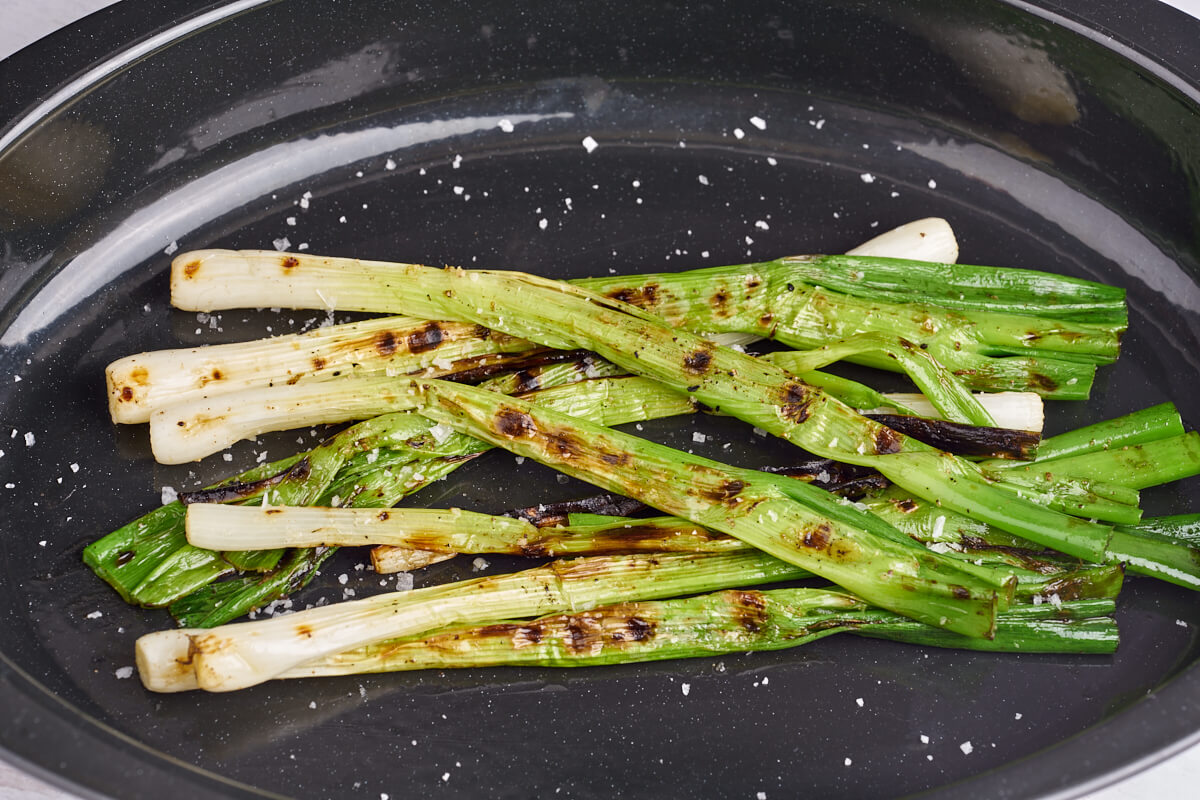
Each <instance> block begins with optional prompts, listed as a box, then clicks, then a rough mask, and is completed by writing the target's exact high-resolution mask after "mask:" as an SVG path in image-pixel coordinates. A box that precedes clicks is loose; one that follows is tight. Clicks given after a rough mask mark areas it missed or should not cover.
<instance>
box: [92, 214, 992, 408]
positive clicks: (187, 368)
mask: <svg viewBox="0 0 1200 800" xmlns="http://www.w3.org/2000/svg"><path fill="white" fill-rule="evenodd" d="M851 252H852V253H860V254H871V255H880V256H905V257H910V258H928V259H930V260H934V261H953V260H955V259H956V258H957V257H958V245H957V242H955V240H954V234H953V232H952V231H951V230H950V226H949V225H948V224H947V223H946V222H945V220H940V219H925V220H917V221H916V222H912V223H908V224H907V225H902V226H900V227H899V228H896V229H893V230H891V231H888V232H886V233H884V234H881V235H880V236H877V237H875V238H874V239H872V240H871V241H869V242H865V243H864V244H862V245H860V246H859V247H857V248H855V249H854V250H852V251H851ZM735 336H736V335H735ZM723 338H724V339H726V340H728V339H730V338H731V336H730V335H728V334H726V335H725V336H724V337H723ZM741 338H742V339H743V340H745V341H750V340H753V339H755V338H757V337H753V336H750V337H745V336H743V337H741ZM536 348H537V345H535V344H533V343H531V342H527V341H524V340H521V339H516V338H514V337H511V336H507V335H505V334H502V333H498V332H495V331H491V330H489V329H488V328H486V327H483V326H480V325H473V324H465V325H464V324H458V323H452V322H444V323H443V322H433V321H430V320H424V319H416V318H412V317H386V318H381V319H372V320H365V321H361V322H352V323H345V324H341V325H330V326H325V327H322V328H320V329H318V330H315V331H309V332H307V333H300V334H288V335H284V336H278V337H274V338H271V339H267V340H261V341H251V342H238V343H230V344H221V345H210V346H207V347H198V348H183V349H174V350H161V351H155V352H150V353H138V354H135V355H131V356H127V357H125V358H122V359H120V360H118V361H115V362H113V363H112V364H110V365H109V367H108V369H107V370H106V378H107V382H108V398H109V410H110V412H111V415H112V418H113V421H114V422H118V423H141V422H147V421H149V419H150V414H151V413H152V412H153V411H155V410H157V409H159V408H163V407H166V406H169V405H172V404H173V403H178V402H180V401H183V400H187V399H194V398H195V397H199V396H208V397H212V396H215V395H217V394H222V393H225V392H230V391H238V390H242V389H247V388H251V387H252V386H266V385H271V384H288V385H292V384H295V383H298V382H300V381H308V380H323V379H327V378H330V377H340V376H345V375H352V374H355V375H412V374H420V375H421V376H422V377H431V378H437V377H444V376H446V375H449V374H452V373H456V372H461V371H462V369H463V365H465V364H472V365H475V366H477V367H480V368H492V367H495V366H497V365H500V364H503V363H504V362H508V361H512V360H513V359H514V358H519V357H521V356H524V355H526V354H528V353H531V352H533V351H535V350H536ZM1010 427H1011V426H1010Z"/></svg>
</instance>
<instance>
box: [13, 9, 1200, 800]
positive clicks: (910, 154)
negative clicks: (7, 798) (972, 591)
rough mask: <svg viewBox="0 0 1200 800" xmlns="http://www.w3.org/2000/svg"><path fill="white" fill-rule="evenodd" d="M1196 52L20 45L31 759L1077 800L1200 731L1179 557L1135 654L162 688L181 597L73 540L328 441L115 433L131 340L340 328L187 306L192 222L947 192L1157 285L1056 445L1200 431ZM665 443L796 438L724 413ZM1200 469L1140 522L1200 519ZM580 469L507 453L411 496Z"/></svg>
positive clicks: (473, 493) (259, 788) (511, 213)
mask: <svg viewBox="0 0 1200 800" xmlns="http://www.w3.org/2000/svg"><path fill="white" fill-rule="evenodd" d="M1131 5H1132V6H1134V7H1135V8H1130V6H1131ZM1133 15H1136V17H1137V25H1136V26H1134V25H1128V26H1125V25H1119V23H1123V22H1125V21H1127V20H1128V18H1129V17H1131V16H1133ZM1117 29H1122V30H1134V29H1136V30H1137V31H1138V33H1137V34H1136V35H1135V38H1134V39H1132V40H1130V39H1128V38H1121V37H1114V36H1113V35H1112V33H1113V31H1114V30H1117ZM1130 35H1133V34H1130ZM1198 56H1200V24H1197V23H1196V21H1194V20H1191V19H1188V18H1185V17H1184V16H1183V15H1182V14H1179V13H1178V12H1174V11H1172V10H1171V9H1169V8H1166V7H1162V6H1158V5H1157V4H1149V3H1134V4H1128V3H1121V2H1116V0H1113V2H1100V1H1098V0H1097V1H1096V2H1081V1H1080V2H1069V3H1067V2H1063V3H1052V2H1041V3H1037V4H1029V3H1024V2H1016V0H1011V2H985V1H984V0H969V1H967V0H928V2H917V1H916V0H911V1H908V2H887V1H885V0H878V1H876V0H864V2H856V3H834V2H795V1H794V0H793V1H791V2H783V1H782V0H780V2H769V1H768V2H756V1H755V0H739V2H721V1H719V0H718V2H710V3H703V4H701V3H659V2H649V3H621V2H605V0H593V1H592V2H587V3H564V2H532V3H519V4H514V3H500V2H483V1H480V2H457V1H455V0H444V1H439V2H428V3H422V2H384V0H378V1H377V2H371V1H370V0H341V1H340V2H334V0H280V1H279V2H254V1H248V0H242V2H234V3H231V4H228V5H226V6H224V7H208V6H206V5H205V4H204V3H199V2H194V3H176V4H165V5H160V6H156V7H154V8H147V7H146V6H145V5H144V4H135V3H121V4H119V5H118V6H115V7H113V8H111V9H109V10H108V11H106V12H104V13H102V14H100V15H97V16H95V17H91V18H89V19H87V20H85V21H84V22H82V23H80V24H79V25H78V26H76V27H74V28H72V29H69V30H67V31H65V32H62V33H60V34H57V35H56V36H54V37H51V38H50V39H48V40H45V41H43V42H41V43H39V44H38V45H36V46H35V47H33V48H31V49H29V50H26V51H24V52H22V53H19V54H18V55H17V56H14V57H13V58H12V59H10V60H9V61H7V62H5V63H4V64H2V65H0V86H4V87H6V88H5V90H4V91H3V92H0V119H2V120H4V121H6V124H7V127H5V128H3V129H0V242H2V245H3V251H2V254H0V258H2V259H3V262H2V267H0V365H2V370H0V418H2V420H3V425H2V426H0V450H3V456H2V457H0V534H2V535H0V708H3V709H4V710H3V712H2V713H0V746H3V747H4V748H6V749H7V751H8V754H9V755H10V757H13V758H16V759H18V760H19V761H20V762H21V763H23V764H24V765H26V766H27V767H29V768H30V769H33V770H35V771H38V772H40V773H42V774H46V775H49V776H51V777H52V779H54V780H58V781H60V782H62V783H63V784H64V785H69V786H71V787H73V788H74V789H75V790H76V791H79V792H84V793H89V794H99V795H112V796H118V797H154V798H161V797H169V796H173V795H174V796H179V797H207V796H255V795H258V794H278V795H288V796H298V797H337V798H350V797H363V798H371V799H372V800H376V799H377V798H383V797H392V798H400V797H426V796H438V797H441V796H446V797H449V796H454V797H534V796H537V797H575V798H590V797H604V798H607V797H614V796H620V797H664V796H677V797H730V798H748V799H753V798H764V797H765V798H773V799H776V798H785V797H796V796H809V797H839V796H844V797H882V796H893V795H907V794H914V793H921V792H930V793H932V795H934V796H946V797H962V796H973V797H1000V796H1004V797H1008V796H1018V795H1019V796H1029V795H1041V794H1045V795H1063V796H1066V795H1070V794H1073V793H1077V792H1081V791H1083V790H1084V789H1086V788H1087V787H1089V786H1095V785H1098V783H1099V782H1102V781H1104V780H1107V779H1111V778H1112V777H1113V776H1114V775H1116V774H1118V773H1120V772H1121V771H1129V770H1132V769H1136V768H1138V767H1139V766H1141V765H1145V764H1147V763H1150V762H1151V761H1153V760H1154V759H1156V758H1158V757H1161V756H1162V755H1163V754H1165V753H1167V752H1170V751H1171V750H1172V749H1174V748H1177V747H1179V746H1182V745H1183V744H1185V743H1187V742H1189V741H1192V740H1194V739H1196V738H1197V736H1200V705H1198V703H1197V700H1198V699H1200V670H1198V669H1197V667H1196V661H1197V657H1198V656H1200V641H1198V640H1197V630H1198V629H1200V627H1198V626H1200V604H1198V603H1197V600H1196V597H1195V596H1194V595H1192V594H1189V593H1187V592H1185V591H1183V590H1180V589H1176V588H1173V587H1169V586H1164V585H1161V584H1156V583H1151V582H1148V581H1137V580H1131V581H1130V582H1129V586H1128V588H1127V590H1126V592H1125V593H1124V594H1123V595H1122V597H1121V602H1120V611H1119V613H1118V618H1119V622H1120V625H1121V630H1122V645H1121V648H1120V651H1119V652H1118V653H1117V654H1116V655H1115V656H1111V657H1108V656H1088V657H1065V656H1064V657H1059V656H1040V655H1028V656H1027V655H986V654H968V653H961V652H951V651H930V650H924V649H919V648H916V647H909V646H903V645H896V644H892V643H888V642H877V641H867V640H858V639H853V638H851V637H833V638H830V639H826V640H822V641H820V642H817V643H815V644H813V645H811V646H808V647H803V648H797V649H795V650H792V651H783V652H778V653H771V654H757V655H735V656H730V657H725V658H721V659H707V660H703V659H702V660H695V661H687V662H665V663H659V664H653V665H631V666H624V667H617V668H609V669H580V670H576V671H553V670H549V669H531V670H516V669H487V670H482V669H481V670H468V671H461V672H456V673H441V672H426V673H414V674H397V675H382V676H372V677H362V678H344V679H331V680H324V681H289V682H280V683H273V684H268V685H263V686H259V687H256V688H254V689H250V690H246V691H243V692H240V693H235V694H224V695H200V694H182V695H166V696H156V695H151V694H149V693H147V692H145V691H144V690H143V689H142V688H141V686H140V685H139V683H138V681H137V679H136V677H135V678H128V677H127V676H128V675H129V672H130V670H129V669H128V668H129V667H130V666H132V664H133V642H134V639H135V638H136V637H137V636H138V635H140V634H141V633H144V632H147V631H150V630H155V629H159V628H162V627H165V626H168V625H169V624H170V623H169V620H168V618H167V615H166V613H165V612H162V611H154V610H141V609H134V608H129V607H126V606H125V605H124V604H122V603H121V601H120V600H119V599H118V598H117V597H116V596H115V595H114V593H113V592H112V591H111V590H110V589H109V588H108V587H107V586H106V585H104V584H103V583H101V582H100V581H99V580H98V579H96V578H95V577H94V576H93V575H92V574H91V573H90V572H89V571H88V570H87V569H86V568H85V567H84V566H83V565H82V564H81V562H80V552H81V550H82V548H83V546H84V545H85V544H87V543H88V542H90V541H92V540H93V539H95V538H97V537H99V536H100V535H102V534H103V533H105V532H107V531H109V530H111V529H112V528H114V527H116V526H118V525H120V524H122V523H124V522H126V521H128V520H130V519H132V518H133V517H135V516H137V515H139V514H140V513H142V512H144V511H145V510H147V509H149V508H152V507H154V506H156V505H157V504H158V503H159V502H160V495H161V493H162V491H163V487H164V486H170V487H174V488H184V487H193V486H196V485H198V484H201V483H204V482H206V481H208V480H211V479H213V478H215V477H217V476H219V475H224V474H227V473H229V472H231V471H235V470H238V469H243V468H246V467H248V466H249V465H251V464H253V463H254V461H255V460H256V459H257V458H258V457H259V456H260V454H261V453H262V452H263V451H264V450H265V451H269V452H270V453H271V455H272V457H279V456H282V455H284V454H285V453H286V452H288V451H289V449H294V448H296V447H298V446H299V445H298V444H297V443H296V435H295V434H288V435H280V436H275V437H265V438H264V439H263V440H262V441H261V442H260V443H258V444H252V443H249V442H247V443H243V445H241V446H239V447H237V448H234V449H233V450H232V458H233V460H232V462H226V461H224V460H222V459H220V458H216V459H209V460H208V461H205V462H201V463H199V464H196V465H190V466H182V467H162V466H157V465H155V464H154V463H153V461H152V459H151V457H150V450H149V446H148V442H147V437H146V433H145V431H144V430H142V429H140V428H136V427H122V428H117V427H115V426H114V425H113V424H111V423H110V421H109V420H108V417H107V413H106V407H105V398H104V394H103V391H104V387H103V368H104V366H105V365H106V364H107V363H108V362H110V361H112V360H114V359H116V358H118V357H121V356H123V355H126V354H128V353H131V352H135V351H139V350H144V349H151V348H160V347H171V346H181V345H193V344H206V343H213V342H221V341H232V340H238V339H244V338H248V337H251V336H260V335H263V334H265V333H278V332H282V331H285V330H293V329H297V328H299V327H302V326H305V325H311V324H313V320H311V319H310V317H311V316H312V315H311V314H309V315H305V314H302V313H295V312H281V313H272V312H271V311H269V310H262V311H248V312H246V313H235V312H225V313H223V314H222V315H220V317H219V319H217V320H216V322H215V324H214V323H213V322H212V321H211V320H209V319H198V318H197V317H196V315H195V314H187V313H183V312H178V311H173V310H172V309H170V308H169V306H168V295H167V279H166V269H167V265H168V263H169V260H170V254H171V253H172V252H174V251H175V250H176V249H177V248H179V249H194V248H202V247H247V248H271V247H272V246H273V245H275V246H279V247H284V248H288V249H292V250H298V249H300V248H302V247H304V248H307V250H308V251H309V252H313V253H327V254H345V255H354V256H360V257H364V258H383V259H388V258H390V259H401V260H407V261H415V262H425V263H431V264H459V265H463V266H485V265H486V266H494V267H505V268H514V269H521V270H526V271H530V272H534V273H538V274H542V275H549V276H555V277H559V276H563V277H569V276H582V275H589V274H608V273H609V271H610V270H612V271H616V272H618V273H626V272H629V273H632V272H642V271H650V270H670V269H676V268H678V269H683V268H689V267H696V266H703V265H713V264H720V263H730V262H739V261H746V260H750V259H760V258H769V257H774V256H779V255H784V254H791V253H798V252H836V251H843V250H845V249H846V248H848V247H851V246H853V245H854V244H856V243H857V242H859V241H862V240H864V239H866V238H869V237H870V236H871V235H873V234H874V233H877V232H879V231H880V230H882V229H884V228H887V227H891V226H894V225H897V224H900V223H902V222H906V221H909V220H911V219H914V218H917V217H923V216H932V215H937V216H943V217H946V218H947V219H948V220H950V221H951V223H952V224H953V225H954V228H955V230H956V231H957V232H958V234H959V238H960V243H961V247H962V258H963V260H965V261H970V262H974V263H985V264H997V265H1014V266H1027V267H1036V268H1040V269H1046V270H1051V271H1060V272H1064V273H1068V274H1072V275H1079V276H1084V277H1088V278H1095V279H1099V280H1103V281H1107V282H1111V283H1116V284H1119V285H1122V286H1124V287H1126V288H1127V289H1128V291H1129V300H1130V306H1131V311H1132V325H1131V331H1130V333H1129V335H1128V337H1127V340H1126V343H1125V353H1124V355H1123V357H1122V359H1121V361H1120V362H1119V363H1118V364H1117V365H1116V366H1114V367H1111V368H1106V369H1105V370H1103V372H1102V375H1101V377H1100V379H1099V381H1098V383H1097V386H1096V390H1095V392H1094V394H1093V397H1092V399H1091V400H1090V401H1088V402H1087V403H1083V404H1078V405H1072V406H1059V407H1054V408H1052V409H1051V411H1050V421H1049V429H1050V430H1051V431H1060V430H1064V429H1067V428H1070V427H1073V426H1076V425H1078V424H1080V423H1084V422H1088V421H1094V420H1099V419H1102V418H1106V417H1111V416H1115V415H1118V414H1121V413H1125V412H1128V411H1132V410H1134V409H1137V408H1141V407H1144V406H1148V405H1151V404H1153V403H1158V402H1161V401H1164V400H1173V401H1175V402H1176V403H1177V404H1178V405H1179V406H1180V408H1181V410H1182V412H1183V415H1184V418H1185V420H1186V422H1187V423H1188V424H1189V426H1190V427H1195V426H1197V425H1200V392H1197V388H1198V387H1200V380H1198V379H1197V375H1198V366H1200V357H1198V356H1197V353H1198V352H1200V285H1198V281H1200V103H1198V97H1200V89H1198V88H1197V87H1198V85H1200V83H1198V82H1200V70H1198V68H1197V60H1198ZM697 431H700V432H704V433H707V434H712V435H711V436H709V437H707V438H706V442H705V443H704V444H697V443H695V442H694V441H693V435H692V434H693V433H695V432H697ZM10 432H11V435H10ZM644 433H645V435H647V436H651V437H653V438H655V439H658V440H660V441H664V442H670V443H675V444H678V445H680V446H682V447H686V448H693V449H696V450H697V452H705V453H709V454H713V455H717V456H718V457H720V458H724V459H727V460H729V461H733V462H735V463H740V464H747V465H749V464H754V463H760V462H761V461H763V460H764V459H767V458H772V459H777V458H782V457H783V455H782V452H781V450H780V449H779V446H778V445H768V444H766V443H765V441H764V440H762V439H760V438H758V437H754V436H752V435H751V434H750V432H749V431H748V430H746V429H745V428H744V427H743V426H741V425H740V424H737V423H734V422H730V421H722V420H719V419H697V420H686V421H671V422H661V423H656V424H654V425H646V426H645V431H644ZM302 438H304V437H302ZM305 441H307V438H305ZM726 443H732V446H731V447H729V448H724V447H723V445H724V444H726ZM1198 489H1200V483H1198V482H1197V480H1195V479H1192V480H1188V481H1184V482H1181V483H1179V484H1176V485H1173V486H1171V487H1166V488H1163V489H1161V490H1155V491H1150V492H1147V493H1146V506H1147V508H1148V510H1149V511H1150V512H1151V513H1177V512H1181V511H1185V510H1191V511H1195V510H1200V492H1198V491H1197V490H1198ZM585 491H586V487H584V486H582V485H580V484H576V483H565V484H564V483H561V482H560V481H558V480H556V478H555V475H554V473H553V472H552V471H550V470H546V469H543V468H540V467H537V466H536V465H533V464H531V463H529V462H526V463H524V464H517V463H515V462H514V460H513V458H512V457H511V456H509V455H507V454H505V453H500V452H496V453H492V454H490V455H489V456H488V457H487V458H483V459H479V460H477V461H475V462H473V463H472V464H470V465H469V466H467V467H465V468H463V469H461V470H459V471H458V472H456V473H454V475H453V476H451V477H450V478H449V479H447V480H446V481H444V482H442V483H440V484H438V485H437V486H436V487H434V489H432V490H430V491H426V492H424V493H423V494H421V495H418V496H415V497H414V498H413V502H414V503H415V502H418V501H419V502H422V503H425V504H430V505H441V504H447V503H456V504H460V505H463V506H465V507H468V508H473V509H477V510H482V511H499V510H502V509H504V508H508V507H512V506H514V505H518V504H521V503H534V502H538V501H543V500H547V499H561V498H565V497H570V496H577V495H580V494H582V493H584V492H585ZM337 558H338V560H336V561H334V562H331V564H330V566H328V567H326V569H325V570H324V574H323V575H322V577H321V578H319V579H318V581H317V582H315V583H314V584H313V585H312V586H310V587H309V588H308V589H306V590H305V592H304V594H303V595H302V596H301V597H300V598H299V599H300V600H301V601H303V602H315V600H316V598H319V597H329V598H333V599H337V598H340V596H341V594H342V591H343V586H342V585H341V584H340V583H339V582H338V580H337V578H338V576H339V575H341V574H343V573H344V574H346V575H348V576H349V577H348V585H349V586H350V587H351V588H354V589H356V591H357V593H358V595H359V596H363V595H365V594H368V593H370V592H374V591H382V590H383V587H381V586H380V585H379V579H378V576H375V575H373V574H371V573H369V572H367V571H365V570H362V571H356V570H355V566H356V564H358V563H359V562H361V561H362V560H363V559H362V557H361V556H360V555H358V554H354V553H351V552H349V551H343V552H341V553H339V554H338V557H337ZM459 561H464V562H465V563H458V562H448V563H447V564H445V565H440V566H439V567H436V568H431V569H429V570H427V571H426V572H424V573H419V574H417V575H416V582H417V584H418V585H425V584H430V583H436V582H442V581H445V580H449V579H452V578H455V577H458V576H462V575H469V574H471V564H470V560H469V559H459ZM512 566H514V565H513V564H512V563H511V562H506V561H504V560H503V559H495V560H493V563H492V565H491V566H490V567H489V569H491V570H500V569H506V568H511V567H512ZM684 684H687V685H689V686H690V691H687V692H684V691H683V690H682V688H681V687H682V686H683V685H684ZM968 743H969V744H968ZM968 751H969V752H968Z"/></svg>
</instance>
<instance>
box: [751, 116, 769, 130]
mask: <svg viewBox="0 0 1200 800" xmlns="http://www.w3.org/2000/svg"><path fill="white" fill-rule="evenodd" d="M750 124H751V125H753V126H754V127H756V128H758V129H759V130H760V131H765V130H766V129H767V121H766V120H765V119H763V118H762V117H751V118H750Z"/></svg>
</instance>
